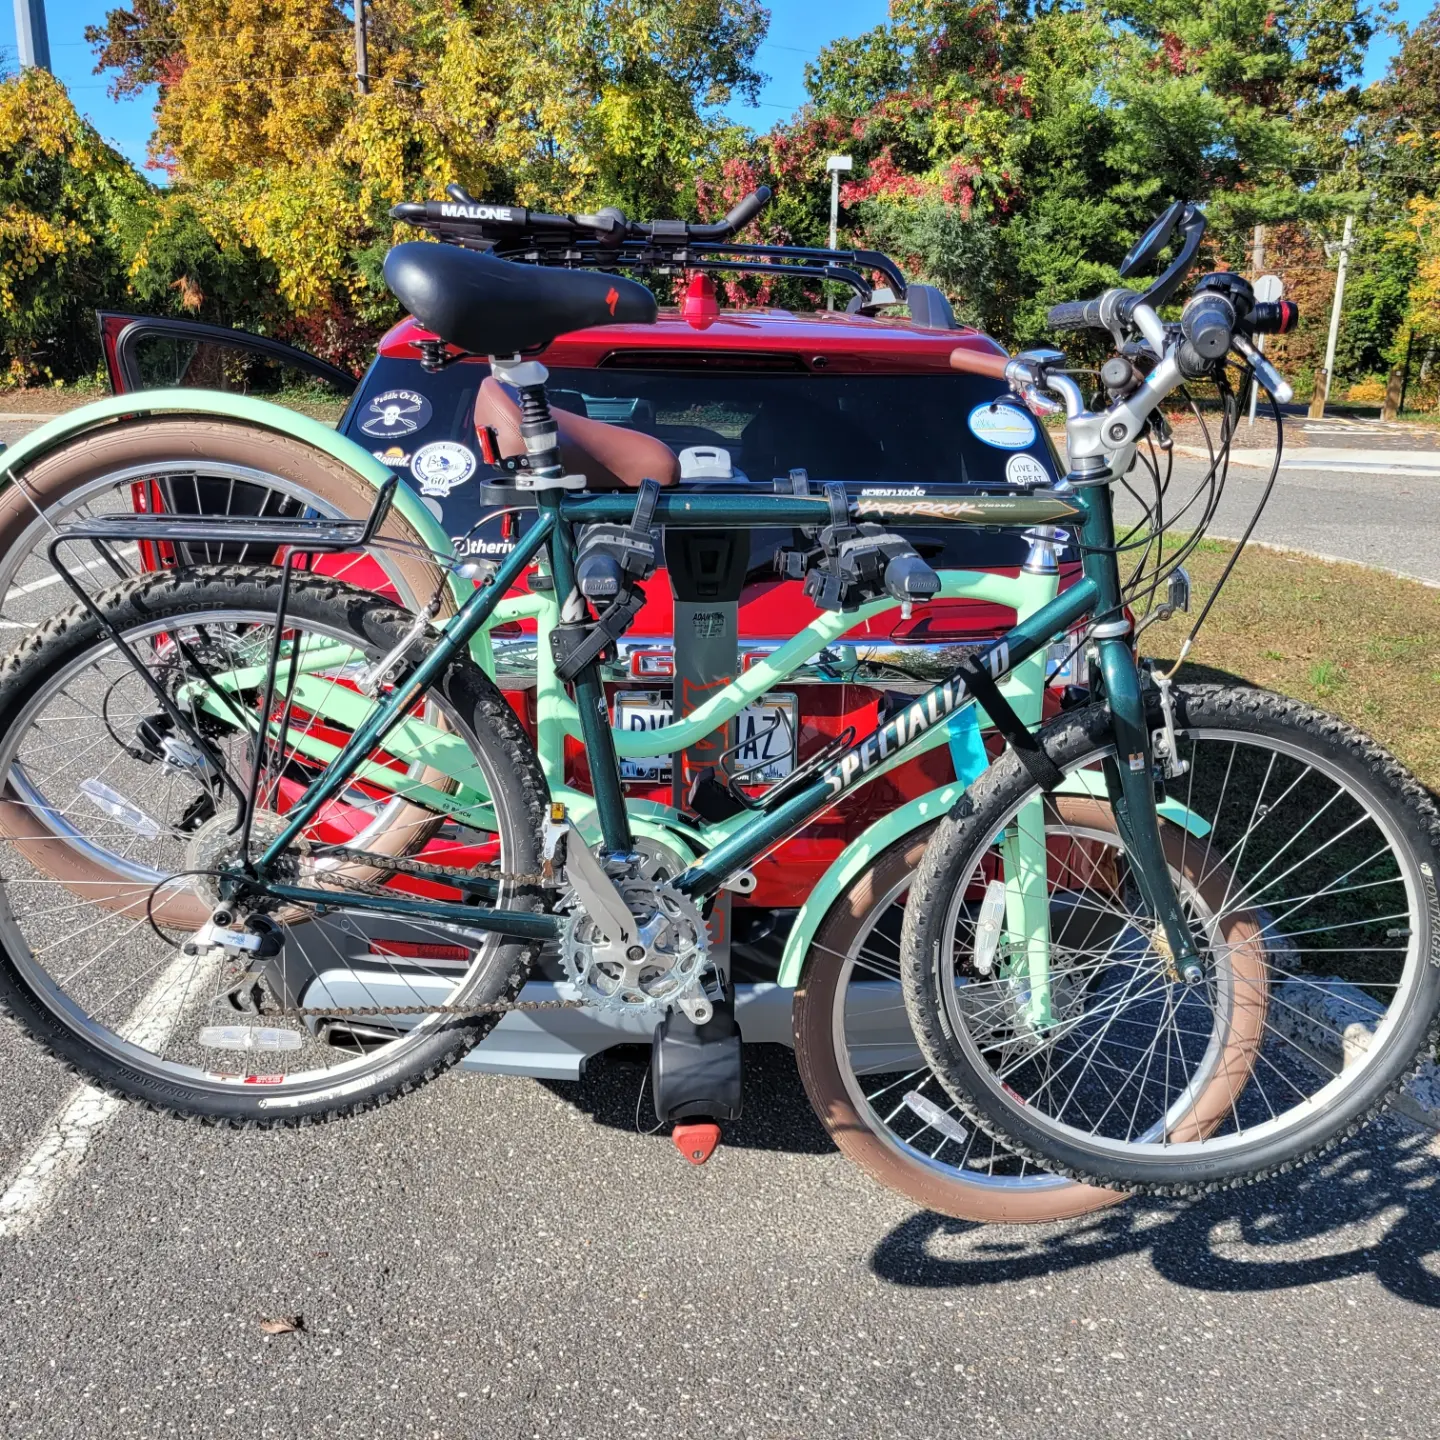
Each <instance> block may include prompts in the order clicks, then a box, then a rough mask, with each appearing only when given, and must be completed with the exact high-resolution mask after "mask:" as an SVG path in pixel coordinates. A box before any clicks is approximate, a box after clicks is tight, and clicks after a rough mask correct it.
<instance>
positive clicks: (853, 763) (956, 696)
mask: <svg viewBox="0 0 1440 1440" xmlns="http://www.w3.org/2000/svg"><path fill="white" fill-rule="evenodd" d="M975 660H976V663H978V664H981V665H984V667H985V668H986V669H987V670H988V671H989V672H990V676H991V678H992V679H994V680H998V679H999V678H1000V677H1001V676H1002V675H1003V674H1004V673H1005V672H1006V671H1007V670H1008V669H1009V668H1010V647H1009V646H1008V645H1007V644H1006V643H1005V642H1004V641H1003V640H999V641H997V642H996V643H995V644H994V645H992V646H991V647H990V648H989V649H988V650H986V651H984V652H982V653H981V654H979V655H977V656H976V657H975ZM969 695H970V692H969V690H968V689H967V688H966V685H965V681H964V680H963V679H961V678H960V676H958V675H952V676H951V677H950V678H949V679H948V680H947V681H946V682H945V683H944V684H943V685H937V686H936V687H935V688H934V689H933V690H931V691H930V692H929V693H928V694H925V695H922V696H921V697H920V698H919V699H918V700H916V701H915V702H914V704H912V705H907V706H906V707H905V708H904V709H903V710H902V711H901V712H900V713H899V714H898V715H897V716H896V717H895V718H894V719H893V720H887V721H886V722H885V723H884V724H883V725H882V726H881V727H880V728H879V729H878V730H876V731H873V732H872V733H871V734H869V735H867V736H866V737H865V739H863V740H862V741H861V742H860V743H859V744H858V745H857V746H856V747H855V748H854V749H853V750H851V751H850V752H849V753H848V754H845V755H842V756H841V757H840V759H838V760H837V761H836V762H835V763H834V764H833V765H832V766H830V768H829V769H828V770H826V771H825V772H824V773H823V774H822V775H821V776H820V778H821V779H822V780H823V781H824V782H825V784H826V785H827V786H828V787H829V789H830V794H831V797H832V798H834V799H838V798H839V797H840V796H841V795H843V794H844V793H845V792H846V791H847V790H848V789H849V788H850V787H851V786H852V785H853V784H854V783H855V782H856V781H857V780H858V779H859V778H860V777H861V776H862V775H868V774H869V773H870V771H871V770H873V769H874V768H875V767H876V766H877V765H879V764H880V763H881V762H882V761H884V760H888V759H889V758H890V756H891V755H893V754H894V753H895V752H896V751H897V750H899V749H900V748H901V747H902V746H904V745H908V744H909V743H910V742H911V741H912V740H914V739H915V738H916V737H917V736H919V735H923V734H924V733H925V732H926V731H927V730H928V729H930V727H931V726H932V725H938V724H939V723H940V722H941V721H942V720H945V719H948V718H949V717H950V716H951V715H953V714H954V713H955V711H956V710H958V709H959V708H960V707H961V706H962V705H964V704H965V703H966V701H967V700H968V699H969Z"/></svg>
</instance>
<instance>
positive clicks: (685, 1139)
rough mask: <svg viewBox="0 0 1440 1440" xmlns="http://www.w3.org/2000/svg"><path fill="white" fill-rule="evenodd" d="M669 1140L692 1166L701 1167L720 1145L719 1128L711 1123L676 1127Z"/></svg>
mask: <svg viewBox="0 0 1440 1440" xmlns="http://www.w3.org/2000/svg"><path fill="white" fill-rule="evenodd" d="M670 1138H671V1139H672V1140H673V1141H674V1142H675V1148H676V1149H677V1150H678V1151H679V1152H680V1153H681V1154H682V1155H683V1156H684V1157H685V1158H686V1159H687V1160H688V1161H689V1162H690V1163H691V1164H692V1165H703V1164H704V1163H705V1162H706V1161H707V1160H708V1159H709V1158H710V1157H711V1156H712V1155H713V1154H714V1153H715V1147H716V1146H717V1145H718V1144H719V1143H720V1127H719V1126H718V1125H716V1124H715V1123H714V1122H713V1121H706V1122H704V1123H698V1124H694V1125H683V1124H682V1125H677V1126H676V1127H675V1128H674V1129H673V1130H672V1131H671V1132H670Z"/></svg>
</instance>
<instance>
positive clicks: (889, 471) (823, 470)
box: [341, 357, 1055, 567]
mask: <svg viewBox="0 0 1440 1440" xmlns="http://www.w3.org/2000/svg"><path fill="white" fill-rule="evenodd" d="M488 373H489V370H488V367H487V366H485V365H483V364H480V363H476V362H473V361H462V362H459V363H456V364H453V365H450V366H449V367H447V368H446V369H444V370H441V371H438V372H436V373H434V374H427V373H426V372H425V371H424V370H423V369H421V367H420V364H419V362H418V361H411V360H403V359H396V358H386V357H382V358H380V359H377V360H376V362H375V363H374V364H373V365H372V366H371V368H370V371H369V373H368V374H367V375H366V376H365V379H364V380H363V381H362V383H361V386H360V389H359V390H358V391H357V393H356V396H355V400H354V401H353V403H352V404H351V406H350V408H349V410H348V412H347V414H346V416H345V419H344V421H343V422H342V426H341V428H342V429H343V430H344V431H345V432H346V433H347V434H348V435H349V436H350V437H351V438H352V439H354V440H356V441H358V442H359V443H360V444H362V445H364V446H365V447H366V449H368V450H370V451H372V452H373V453H374V454H375V455H377V456H378V457H379V458H380V459H381V460H383V461H385V462H386V463H387V464H390V465H391V466H392V467H393V468H394V469H396V470H397V471H398V472H399V473H400V474H401V476H402V477H403V478H405V479H406V480H407V481H409V482H410V483H411V484H412V485H413V486H414V487H415V488H416V489H421V485H422V477H428V480H429V483H428V484H426V486H425V488H427V489H429V491H430V494H429V495H428V496H426V497H425V498H426V499H427V503H429V504H430V506H431V508H432V509H433V510H434V511H435V512H436V513H437V515H439V516H440V518H441V519H442V522H443V523H444V525H445V527H446V529H447V530H448V532H449V533H450V535H451V536H452V537H454V538H455V539H456V541H457V548H460V549H462V551H468V552H469V553H471V554H481V555H492V556H493V555H494V554H496V553H503V550H505V549H508V548H509V546H508V544H506V543H505V541H504V539H503V538H502V537H501V536H500V534H499V530H498V526H497V525H496V523H495V522H490V521H487V520H486V518H485V514H486V512H485V510H484V508H483V507H482V506H481V505H480V504H479V487H480V485H481V483H483V482H484V481H485V480H486V479H489V478H492V477H493V474H494V472H492V471H491V470H490V469H489V467H487V466H486V465H485V464H484V463H483V462H482V461H481V460H480V458H479V454H478V448H477V446H476V442H475V433H474V421H473V409H474V404H475V395H476V392H477V391H478V389H479V386H480V382H481V381H482V380H483V379H484V378H485V376H486V375H487V374H488ZM548 388H549V394H550V399H551V403H552V404H553V405H554V406H556V407H557V408H561V409H565V410H570V411H573V412H574V413H576V414H581V415H587V416H589V417H590V418H592V419H595V420H603V421H606V422H607V423H609V424H612V425H620V426H623V427H625V428H627V429H634V430H640V431H643V432H644V433H646V434H648V435H653V436H655V437H657V438H658V439H660V440H662V441H664V443H665V444H666V445H668V446H669V447H670V448H671V449H672V450H673V451H674V452H675V453H676V454H677V455H678V456H680V457H681V461H682V474H684V475H687V476H688V477H689V478H688V479H687V480H686V481H685V482H684V483H693V484H696V485H701V486H704V485H713V484H721V485H728V484H733V483H744V482H746V481H748V482H750V483H751V484H755V485H756V486H757V487H763V488H764V489H765V490H766V491H769V490H770V489H771V488H772V482H773V480H774V479H775V478H776V477H784V476H787V475H788V474H789V472H790V471H791V470H792V469H796V468H803V469H804V470H806V471H807V472H808V474H809V476H810V478H811V480H812V481H814V482H817V483H821V482H826V481H842V482H845V484H846V485H847V488H850V487H853V488H854V489H856V490H857V491H858V490H860V489H864V488H866V487H874V486H881V487H885V488H891V487H897V488H900V487H903V488H909V487H914V486H920V487H924V489H925V490H926V491H927V492H928V491H932V490H940V491H943V490H945V489H947V488H949V487H951V486H987V487H992V488H997V489H998V488H1003V487H1005V485H1006V484H1007V479H1006V475H1007V466H1008V465H1009V464H1010V462H1011V461H1012V459H1013V457H1014V456H1016V455H1017V454H1020V455H1025V456H1029V457H1033V460H1034V461H1038V462H1039V464H1040V465H1041V466H1042V467H1043V469H1044V471H1045V473H1046V474H1047V475H1050V476H1052V477H1053V476H1054V473H1055V468H1054V463H1053V460H1052V458H1051V455H1050V451H1049V448H1048V446H1047V445H1046V444H1045V442H1044V440H1043V439H1042V438H1040V436H1039V433H1038V428H1037V430H1036V436H1035V439H1034V442H1033V443H1032V444H1030V445H1024V444H1021V445H1020V446H1018V448H1010V447H1009V446H1002V445H997V444H994V443H987V441H986V440H983V439H981V438H980V437H979V436H977V435H976V434H975V432H974V431H973V430H972V429H971V426H970V423H969V420H970V415H971V413H972V411H974V410H975V409H976V407H979V406H985V405H987V404H988V402H990V401H992V400H993V399H995V398H996V395H997V391H998V390H999V389H1000V388H1001V387H999V386H997V385H996V384H995V383H994V382H991V381H985V380H982V379H979V378H977V377H974V376H968V375H960V374H956V375H954V376H949V375H854V374H843V375H842V374H837V375H824V374H815V373H811V372H808V371H800V372H794V371H791V372H784V371H780V372H774V371H751V372H746V371H741V372H730V373H726V372H724V371H717V370H713V369H708V368H707V369H700V368H696V369H689V370H683V369H682V370H674V371H659V370H640V369H634V368H630V367H629V366H625V367H615V368H601V369H596V370H573V369H561V368H556V369H553V370H551V372H550V381H549V387H548ZM417 398H418V399H419V400H420V401H421V402H423V403H416V401H417ZM981 428H983V427H981ZM446 444H448V445H449V446H450V447H452V448H451V449H449V450H446V449H444V448H443V447H444V446H445V445H446ZM455 445H459V446H462V447H463V448H464V450H465V452H466V455H465V456H463V457H458V466H456V465H453V464H451V463H450V462H453V461H455V460H456V459H457V457H456V455H455V453H454V451H453V447H454V446H455ZM429 447H434V448H429ZM686 452H690V453H689V454H688V455H687V453H686ZM417 456H418V463H417ZM437 457H438V458H439V459H444V460H445V461H446V464H447V466H448V467H449V473H450V475H451V476H454V477H459V478H454V479H453V480H447V479H446V478H444V476H443V475H442V478H441V479H440V480H439V481H436V480H435V479H434V475H435V472H436V469H437ZM727 471H728V472H729V473H728V474H726V472H727ZM1012 473H1014V472H1013V471H1012ZM1030 473H1031V474H1033V473H1034V471H1033V466H1032V467H1031V468H1030ZM442 491H443V492H444V493H439V492H442ZM492 532H493V533H492ZM907 534H910V535H912V537H913V538H914V539H915V540H916V541H917V542H919V544H918V547H917V548H920V550H921V553H922V554H924V555H926V556H927V558H930V561H931V563H932V564H936V565H942V566H947V567H965V566H978V565H983V566H1007V565H1018V564H1019V563H1020V561H1021V560H1022V559H1023V558H1024V554H1025V549H1026V545H1025V541H1024V540H1023V538H1022V537H1021V536H1020V535H1019V534H1018V532H1014V531H1006V532H994V531H992V532H978V531H974V530H963V529H959V528H957V527H953V526H947V527H943V528H936V529H933V530H930V529H919V530H913V531H912V530H907ZM466 537H468V538H466ZM777 538H778V537H777V536H776V535H775V533H773V532H766V531H757V532H755V535H754V541H753V546H752V548H753V551H754V563H763V562H764V560H765V554H763V553H762V552H772V553H773V550H774V547H775V544H776V541H777Z"/></svg>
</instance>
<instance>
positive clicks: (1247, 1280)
mask: <svg viewBox="0 0 1440 1440" xmlns="http://www.w3.org/2000/svg"><path fill="white" fill-rule="evenodd" d="M1437 1191H1440V1141H1437V1139H1436V1137H1435V1136H1434V1135H1433V1134H1430V1133H1428V1132H1420V1131H1418V1130H1416V1129H1414V1128H1412V1127H1410V1126H1408V1125H1405V1124H1404V1123H1403V1122H1400V1121H1395V1120H1385V1121H1381V1122H1378V1123H1377V1124H1375V1125H1372V1126H1371V1127H1370V1128H1369V1129H1368V1130H1366V1131H1364V1132H1362V1134H1361V1135H1359V1136H1358V1137H1356V1138H1355V1139H1353V1140H1351V1141H1349V1142H1347V1144H1346V1145H1345V1146H1344V1147H1343V1148H1342V1149H1341V1150H1340V1151H1339V1152H1338V1153H1337V1154H1335V1155H1332V1156H1327V1157H1326V1158H1325V1159H1323V1160H1321V1161H1318V1162H1315V1163H1312V1164H1310V1165H1307V1166H1305V1167H1303V1168H1302V1169H1300V1170H1297V1171H1293V1172H1291V1173H1290V1174H1288V1175H1283V1176H1279V1177H1277V1178H1275V1179H1273V1180H1269V1181H1265V1182H1263V1183H1261V1184H1258V1185H1254V1186H1250V1187H1247V1188H1245V1189H1241V1190H1231V1191H1226V1192H1223V1193H1221V1194H1218V1195H1210V1196H1206V1197H1205V1198H1203V1199H1201V1200H1174V1201H1171V1200H1157V1199H1152V1198H1148V1197H1136V1198H1134V1199H1131V1200H1129V1201H1127V1202H1125V1203H1124V1204H1121V1205H1119V1206H1116V1207H1114V1208H1113V1209H1110V1210H1105V1211H1101V1212H1099V1213H1098V1214H1096V1215H1092V1216H1088V1217H1086V1218H1084V1219H1081V1220H1073V1221H1068V1222H1065V1223H1064V1224H1057V1225H1047V1226H1040V1227H1036V1228H1035V1229H1033V1230H1028V1229H1024V1228H1022V1227H1019V1226H985V1225H977V1224H972V1223H970V1222H968V1221H962V1220H950V1219H947V1218H946V1217H944V1216H941V1215H935V1214H930V1213H925V1214H918V1215H915V1216H913V1217H912V1218H911V1219H909V1220H906V1221H905V1222H903V1223H902V1224H900V1225H898V1226H897V1227H896V1228H895V1229H894V1230H892V1231H891V1232H890V1234H889V1235H887V1236H886V1237H885V1239H884V1240H882V1241H881V1242H880V1244H879V1245H878V1246H877V1247H876V1249H875V1251H874V1254H873V1256H872V1258H871V1268H872V1270H873V1271H874V1272H875V1274H876V1275H878V1276H880V1278H882V1279H884V1280H888V1281H889V1282H891V1283H892V1284H895V1285H904V1286H910V1287H915V1288H926V1289H944V1288H952V1287H953V1288H965V1287H974V1286H983V1285H998V1284H1004V1283H1008V1282H1011V1281H1015V1280H1021V1279H1035V1278H1038V1277H1049V1276H1054V1275H1057V1274H1064V1273H1065V1272H1066V1271H1069V1270H1074V1269H1077V1268H1079V1267H1080V1266H1085V1265H1091V1264H1094V1263H1095V1262H1097V1261H1103V1260H1110V1259H1113V1258H1116V1257H1124V1256H1143V1255H1145V1254H1146V1253H1147V1252H1148V1254H1149V1258H1150V1261H1151V1264H1152V1265H1153V1266H1154V1267H1155V1270H1156V1271H1157V1273H1159V1274H1160V1275H1161V1276H1163V1277H1164V1278H1165V1279H1166V1280H1169V1281H1171V1282H1172V1283H1174V1284H1176V1285H1184V1286H1188V1287H1190V1288H1191V1289H1197V1290H1214V1291H1230V1292H1241V1291H1266V1290H1286V1289H1291V1288H1293V1287H1296V1286H1300V1285H1314V1284H1317V1283H1322V1282H1325V1281H1331V1280H1343V1279H1348V1278H1350V1277H1351V1276H1355V1275H1366V1274H1369V1275H1374V1277H1375V1278H1376V1279H1377V1280H1378V1281H1379V1282H1380V1283H1381V1284H1382V1285H1384V1286H1385V1288H1386V1289H1387V1290H1389V1291H1390V1292H1391V1293H1392V1294H1394V1295H1396V1296H1398V1297H1400V1298H1401V1299H1404V1300H1410V1301H1413V1302H1414V1303H1415V1304H1418V1305H1428V1306H1431V1307H1437V1308H1440V1206H1437V1204H1436V1199H1437Z"/></svg>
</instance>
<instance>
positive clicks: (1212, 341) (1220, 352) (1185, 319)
mask: <svg viewBox="0 0 1440 1440" xmlns="http://www.w3.org/2000/svg"><path fill="white" fill-rule="evenodd" d="M1180 333H1181V335H1182V336H1184V338H1185V340H1186V341H1187V342H1188V343H1189V345H1190V347H1191V349H1193V350H1194V351H1195V353H1196V354H1197V355H1199V356H1201V357H1202V358H1203V359H1205V360H1211V361H1214V360H1219V359H1221V358H1223V356H1224V355H1225V353H1226V352H1227V351H1228V350H1229V349H1230V337H1231V336H1232V335H1233V334H1234V333H1235V307H1234V306H1233V305H1232V304H1231V303H1230V302H1229V300H1227V299H1226V298H1225V296H1223V295H1219V294H1217V293H1216V292H1215V291H1213V290H1205V291H1202V292H1201V293H1200V294H1199V295H1192V296H1191V297H1190V299H1189V300H1187V301H1186V302H1185V309H1184V310H1183V311H1182V312H1181V314H1180Z"/></svg>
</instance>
